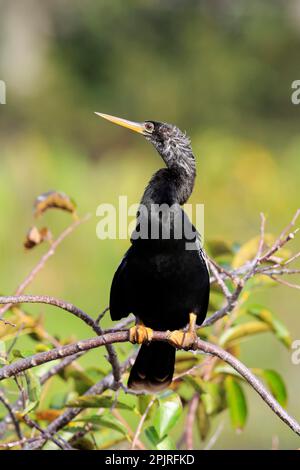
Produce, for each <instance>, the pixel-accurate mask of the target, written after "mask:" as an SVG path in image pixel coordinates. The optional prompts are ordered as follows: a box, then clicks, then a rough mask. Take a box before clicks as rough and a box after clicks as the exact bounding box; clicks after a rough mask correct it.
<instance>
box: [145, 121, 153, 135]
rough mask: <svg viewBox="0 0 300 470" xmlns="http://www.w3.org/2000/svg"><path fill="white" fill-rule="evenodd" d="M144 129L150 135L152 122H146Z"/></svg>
mask: <svg viewBox="0 0 300 470" xmlns="http://www.w3.org/2000/svg"><path fill="white" fill-rule="evenodd" d="M145 129H146V131H147V132H149V133H150V134H152V132H153V131H154V124H153V122H146V123H145Z"/></svg>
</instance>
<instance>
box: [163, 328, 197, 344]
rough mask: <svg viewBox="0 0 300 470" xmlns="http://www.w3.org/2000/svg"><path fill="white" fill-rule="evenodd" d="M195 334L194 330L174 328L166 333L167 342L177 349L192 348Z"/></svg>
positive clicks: (195, 337)
mask: <svg viewBox="0 0 300 470" xmlns="http://www.w3.org/2000/svg"><path fill="white" fill-rule="evenodd" d="M196 339H197V334H196V332H194V331H183V330H174V331H170V333H169V335H168V342H169V343H170V344H172V346H175V348H179V349H192V347H193V345H194V344H195V341H196Z"/></svg>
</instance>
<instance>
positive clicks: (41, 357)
mask: <svg viewBox="0 0 300 470" xmlns="http://www.w3.org/2000/svg"><path fill="white" fill-rule="evenodd" d="M168 336H169V332H163V331H154V332H153V339H152V341H165V342H168ZM128 340H129V330H127V331H119V332H115V333H107V334H105V335H103V336H98V337H96V338H90V339H87V340H83V341H79V342H78V343H73V344H70V345H67V346H62V347H60V348H55V349H52V350H51V351H46V352H42V353H38V354H35V355H34V356H30V357H27V358H25V359H20V360H18V361H16V362H14V363H13V364H10V365H7V366H4V367H3V368H2V369H1V370H0V380H3V379H7V378H9V377H12V376H15V375H17V374H19V373H20V372H22V371H24V370H28V369H31V368H32V367H35V366H38V365H41V364H44V363H46V362H49V361H52V360H54V359H58V358H62V357H66V356H70V355H73V354H76V353H78V352H82V351H87V350H90V349H94V348H98V347H100V346H104V345H107V344H112V343H124V342H126V341H128ZM192 349H193V350H199V351H203V352H204V353H206V354H211V355H213V356H216V357H218V358H219V359H221V360H222V361H224V362H226V363H227V364H229V365H231V367H233V368H234V369H235V370H236V371H237V372H238V373H239V374H240V375H241V376H242V377H243V378H244V379H245V380H246V382H248V383H249V385H251V386H252V388H253V389H254V390H255V391H256V392H257V393H258V394H259V395H260V396H261V398H262V399H263V400H264V402H265V403H267V405H268V406H269V407H270V408H271V409H272V411H273V412H274V413H275V414H276V415H277V416H278V417H279V418H280V419H281V420H282V421H283V422H284V423H286V424H287V425H288V426H289V427H290V428H291V429H292V430H293V431H294V432H295V433H296V434H298V435H299V436H300V425H299V423H297V421H295V420H294V419H293V418H292V417H291V416H290V415H289V414H288V413H287V412H286V411H285V410H284V409H283V408H282V406H281V405H280V404H279V403H278V402H277V401H276V400H275V398H274V397H273V396H272V395H271V394H270V393H269V392H268V391H267V389H266V388H265V386H264V385H263V384H262V382H261V381H260V380H259V379H258V378H257V377H256V376H255V375H254V374H253V373H252V372H251V371H250V370H249V369H248V368H247V367H246V366H245V365H244V364H242V362H240V361H239V360H238V359H236V358H235V357H234V356H233V355H232V354H230V353H229V352H228V351H225V350H224V349H222V348H220V347H219V346H217V345H215V344H212V343H209V342H207V341H202V340H201V339H199V338H197V339H196V341H195V343H194V345H193V348H192ZM71 419H72V418H71Z"/></svg>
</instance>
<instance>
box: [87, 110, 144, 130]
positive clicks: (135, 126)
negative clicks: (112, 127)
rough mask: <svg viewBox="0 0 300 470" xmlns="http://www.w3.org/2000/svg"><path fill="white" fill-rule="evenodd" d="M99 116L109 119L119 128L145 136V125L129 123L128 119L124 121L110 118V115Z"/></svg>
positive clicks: (113, 117)
mask: <svg viewBox="0 0 300 470" xmlns="http://www.w3.org/2000/svg"><path fill="white" fill-rule="evenodd" d="M95 114H97V115H98V116H100V117H102V118H104V119H107V120H108V121H111V122H114V123H115V124H118V125H119V126H123V127H127V129H131V130H132V131H135V132H138V133H139V134H143V133H144V131H145V127H144V124H143V123H139V122H133V121H127V119H122V118H119V117H115V116H110V115H109V114H103V113H97V112H95Z"/></svg>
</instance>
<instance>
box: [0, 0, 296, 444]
mask: <svg viewBox="0 0 300 470" xmlns="http://www.w3.org/2000/svg"><path fill="white" fill-rule="evenodd" d="M0 3H1V17H0V79H1V80H4V81H5V82H6V86H7V98H6V99H7V104H6V105H2V106H0V141H1V157H0V158H1V160H0V210H1V219H2V223H1V228H0V253H1V269H0V280H1V283H0V291H1V293H5V294H9V293H12V292H13V291H14V289H15V287H16V286H17V284H18V283H19V282H20V281H21V280H22V279H23V278H24V277H25V275H26V274H27V273H28V271H29V270H30V269H31V267H32V266H34V264H35V263H36V262H37V261H38V259H39V258H40V256H41V254H42V252H43V250H45V247H38V248H36V249H35V250H33V251H32V252H30V253H24V249H23V246H22V242H23V239H24V236H25V233H26V231H27V229H28V228H29V227H30V226H31V225H32V224H33V223H34V221H33V214H32V203H33V201H34V199H35V197H36V196H37V195H39V194H40V193H43V192H45V191H47V190H49V189H57V190H62V191H64V192H66V193H67V194H69V195H70V196H72V197H73V198H74V199H75V201H76V202H77V204H78V208H79V214H80V215H83V214H85V213H86V212H90V213H92V219H91V220H90V221H89V222H88V223H87V224H85V225H84V226H82V227H81V228H79V229H78V230H77V231H76V232H75V233H74V234H73V235H72V236H71V237H70V238H69V239H68V240H67V241H66V242H65V243H64V245H62V246H61V247H60V248H59V250H58V251H57V254H56V256H55V257H54V258H53V259H51V261H50V262H49V264H48V265H47V267H46V269H45V270H44V271H43V272H42V274H41V275H40V276H39V277H38V279H37V280H36V281H35V283H34V285H33V286H31V287H30V289H29V290H28V292H27V293H35V294H48V295H53V296H56V297H61V298H64V299H67V300H70V301H72V302H73V303H75V304H76V305H78V306H81V307H82V308H83V309H84V310H86V311H87V312H90V313H92V314H93V315H96V313H97V312H99V311H101V309H103V308H104V307H105V306H106V305H107V303H108V295H109V288H110V283H111V279H112V276H113V273H114V271H115V269H116V267H117V265H118V263H119V261H120V258H121V256H122V255H123V253H124V251H125V250H126V248H127V247H128V245H129V241H126V240H107V241H100V240H98V239H97V238H96V224H97V218H96V215H95V214H96V208H97V206H98V205H99V204H100V203H103V202H108V203H116V202H117V201H118V197H119V195H128V198H129V202H132V203H133V202H138V201H139V198H140V196H141V193H142V192H143V189H144V186H145V184H146V183H147V181H148V180H149V178H150V176H151V175H152V173H153V172H154V171H155V170H156V169H158V168H159V167H160V166H161V165H162V163H161V161H160V160H159V157H158V156H157V155H156V153H155V152H154V150H153V149H152V147H151V146H150V145H149V144H148V143H146V142H145V141H144V140H143V139H142V138H141V137H140V136H137V135H134V134H132V133H130V132H127V131H126V130H124V129H120V128H117V127H115V126H113V125H110V124H109V123H106V122H104V121H103V122H102V121H101V120H100V119H99V118H97V117H96V116H95V115H94V114H93V112H94V111H101V112H105V113H109V114H114V115H117V116H122V117H126V118H128V119H132V120H144V119H156V120H160V121H167V122H171V123H176V124H177V125H178V126H179V127H181V128H182V129H186V130H187V131H188V134H189V135H190V136H191V138H192V144H193V149H194V152H195V154H196V156H197V167H198V178H197V183H196V187H195V191H194V193H193V196H192V198H191V201H192V202H194V203H196V202H202V203H204V204H205V238H206V239H219V238H221V239H228V240H230V241H238V242H241V243H243V242H245V241H246V240H247V239H248V238H251V237H252V236H255V235H257V234H258V231H259V213H260V211H263V212H265V214H266V215H267V217H268V230H269V231H272V232H274V233H278V232H279V231H281V229H282V228H283V227H284V226H285V225H286V224H287V223H288V222H289V220H290V219H291V217H292V215H293V213H294V212H295V211H296V209H297V208H298V207H299V174H300V158H299V157H300V136H299V116H300V106H298V107H297V106H295V105H293V104H292V103H291V92H292V90H291V83H292V82H293V81H294V80H296V79H300V61H299V51H300V1H298V0H289V1H288V0H282V1H279V0H277V1H276V0H275V1H273V2H258V1H252V2H247V1H243V0H227V1H224V0H214V1H199V0H185V1H183V0H173V1H171V0H165V1H164V2H160V1H158V0H157V1H156V0H143V1H138V0H130V1H127V2H124V0H114V1H113V2H112V1H111V0H99V1H92V0H86V1H85V2H80V1H79V0H73V1H72V2H71V1H67V0H63V1H58V0H51V1H50V0H47V1H43V2H41V1H39V0H26V2H19V1H17V0H7V1H5V0H1V2H0ZM69 217H70V216H69V215H67V214H63V213H60V212H55V211H53V212H52V213H49V214H47V215H46V216H45V217H44V219H43V220H42V221H41V222H39V224H40V226H42V225H48V226H49V227H50V228H51V230H52V231H53V232H54V234H58V233H59V231H60V230H61V229H62V228H63V227H65V226H66V225H67V224H68V223H69V220H68V218H69ZM296 244H297V242H296V243H295V247H296ZM298 247H299V243H298ZM257 300H259V301H264V302H265V304H266V305H267V306H269V307H270V308H273V310H274V311H275V313H276V314H277V315H278V316H279V317H280V318H281V319H282V320H284V321H285V323H286V324H287V326H288V327H289V328H290V330H291V331H292V335H293V338H294V339H297V338H299V336H300V312H299V291H296V290H292V289H288V288H287V287H284V286H281V287H278V288H277V289H270V290H269V291H267V292H266V293H264V294H263V295H262V294H258V295H257ZM27 310H30V311H32V312H35V313H44V314H45V324H46V326H47V327H48V328H49V330H50V331H51V332H52V333H53V334H59V335H61V336H63V337H70V336H72V335H73V336H74V337H77V338H79V337H80V338H82V337H88V336H90V332H89V331H88V329H87V328H85V327H83V326H82V325H81V323H80V322H78V321H77V320H76V319H73V318H69V316H68V315H67V314H64V312H62V311H57V310H55V309H48V308H45V307H41V306H39V307H38V308H29V307H28V308H27ZM103 324H104V326H107V325H109V324H110V320H109V316H107V318H106V319H105V321H104V323H103ZM119 351H120V349H119ZM121 354H123V356H124V355H126V348H125V349H124V348H123V351H122V350H121ZM99 355H100V353H99V351H97V352H93V353H90V354H89V355H87V356H86V357H85V358H84V360H85V361H88V362H90V363H95V361H99V360H100V361H102V362H103V361H104V359H103V357H102V359H99ZM242 359H243V360H244V361H245V363H246V364H247V365H248V366H251V367H267V368H275V369H277V370H278V371H279V372H280V373H281V374H282V376H283V377H284V378H285V380H286V383H287V384H288V391H289V405H288V410H289V412H290V413H291V414H293V415H294V416H295V417H297V418H298V420H300V403H299V397H300V366H298V367H297V366H295V365H294V366H293V365H292V363H291V359H290V352H289V351H286V350H284V349H283V346H281V345H279V344H278V343H277V342H276V341H275V339H274V338H273V337H271V335H269V334H262V335H261V336H259V337H258V338H255V339H250V340H249V341H247V342H246V343H245V344H244V345H243V349H242ZM248 397H249V400H250V416H249V422H248V424H247V426H246V429H245V430H244V432H243V433H242V434H236V433H235V432H234V431H233V430H232V429H231V427H230V423H229V418H228V416H227V415H225V416H224V429H223V432H222V434H221V436H220V438H219V440H218V441H217V443H216V445H215V448H250V449H251V448H270V447H271V444H272V437H274V436H278V438H279V447H280V448H295V447H299V439H297V438H296V437H295V436H294V435H293V433H292V432H291V431H290V430H289V429H288V428H287V427H285V426H284V425H283V424H282V423H281V422H280V421H279V420H278V419H277V418H276V417H275V415H274V414H273V413H272V412H271V411H270V410H269V409H268V408H267V406H266V405H265V404H264V403H263V402H262V401H261V399H260V398H258V397H257V396H256V395H255V394H254V392H252V391H248ZM215 424H217V423H215Z"/></svg>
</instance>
